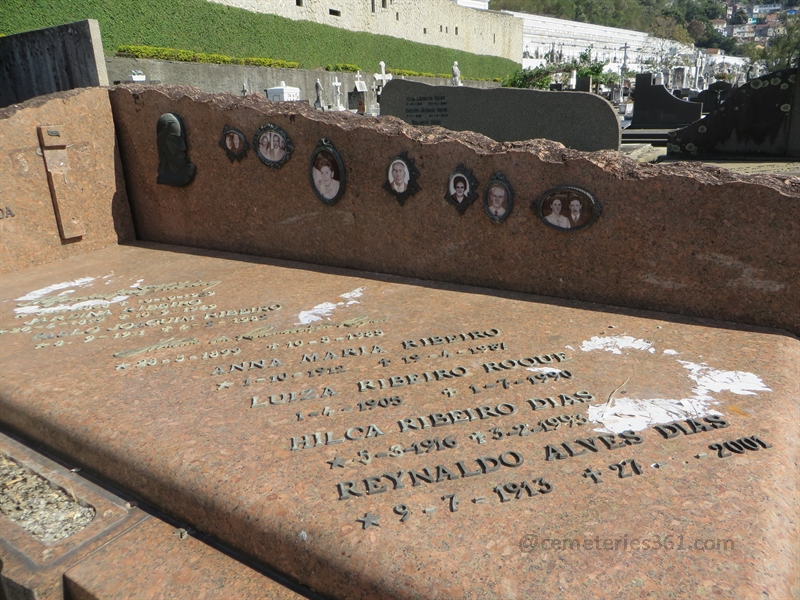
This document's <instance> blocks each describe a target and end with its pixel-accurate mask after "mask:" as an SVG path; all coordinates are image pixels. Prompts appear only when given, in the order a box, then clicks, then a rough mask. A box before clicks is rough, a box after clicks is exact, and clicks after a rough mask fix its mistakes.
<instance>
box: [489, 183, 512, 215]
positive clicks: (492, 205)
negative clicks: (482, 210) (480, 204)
mask: <svg viewBox="0 0 800 600" xmlns="http://www.w3.org/2000/svg"><path fill="white" fill-rule="evenodd" d="M507 211H508V202H506V191H505V189H503V188H502V187H501V186H499V185H495V186H492V187H490V188H489V213H490V214H493V215H494V216H495V217H502V216H504V215H505V214H506V212H507Z"/></svg>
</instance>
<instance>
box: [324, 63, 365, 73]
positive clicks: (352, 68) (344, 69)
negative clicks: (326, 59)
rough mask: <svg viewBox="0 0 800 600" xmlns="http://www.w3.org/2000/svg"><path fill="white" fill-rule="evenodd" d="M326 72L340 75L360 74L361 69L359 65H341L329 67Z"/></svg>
mask: <svg viewBox="0 0 800 600" xmlns="http://www.w3.org/2000/svg"><path fill="white" fill-rule="evenodd" d="M325 70H326V71H338V72H339V73H358V72H359V71H360V70H361V67H359V66H358V65H350V64H347V63H339V64H338V65H327V66H326V67H325Z"/></svg>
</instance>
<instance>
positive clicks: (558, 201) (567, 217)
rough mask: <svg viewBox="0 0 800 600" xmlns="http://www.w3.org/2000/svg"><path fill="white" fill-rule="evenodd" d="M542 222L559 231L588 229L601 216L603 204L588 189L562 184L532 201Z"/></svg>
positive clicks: (532, 207) (533, 207) (533, 208)
mask: <svg viewBox="0 0 800 600" xmlns="http://www.w3.org/2000/svg"><path fill="white" fill-rule="evenodd" d="M531 209H532V210H533V211H534V212H535V213H536V215H537V216H538V217H539V218H540V219H541V220H542V222H543V223H544V224H545V225H547V226H549V227H552V228H553V229H558V230H559V231H577V230H579V229H586V228H587V227H589V226H590V225H592V224H593V223H594V222H595V221H597V219H598V218H599V217H600V214H601V213H602V206H601V205H600V203H599V202H598V201H597V199H596V198H595V197H594V196H593V195H592V194H590V193H589V192H587V191H586V190H584V189H582V188H579V187H575V186H571V185H561V186H558V187H555V188H553V189H550V190H547V191H546V192H545V193H544V194H542V195H541V196H540V197H539V198H537V199H536V200H534V201H533V202H532V203H531Z"/></svg>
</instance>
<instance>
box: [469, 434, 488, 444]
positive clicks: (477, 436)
mask: <svg viewBox="0 0 800 600" xmlns="http://www.w3.org/2000/svg"><path fill="white" fill-rule="evenodd" d="M469 439H471V440H475V441H476V442H478V443H479V444H485V443H486V434H485V433H480V432H479V431H476V432H475V433H473V434H472V435H471V436H469Z"/></svg>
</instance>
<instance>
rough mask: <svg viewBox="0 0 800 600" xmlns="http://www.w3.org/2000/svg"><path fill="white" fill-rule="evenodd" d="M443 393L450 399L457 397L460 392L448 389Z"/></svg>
mask: <svg viewBox="0 0 800 600" xmlns="http://www.w3.org/2000/svg"><path fill="white" fill-rule="evenodd" d="M442 393H443V394H447V397H448V398H452V397H453V396H455V395H456V394H457V393H458V392H456V391H455V390H454V389H453V388H446V389H444V390H442Z"/></svg>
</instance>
